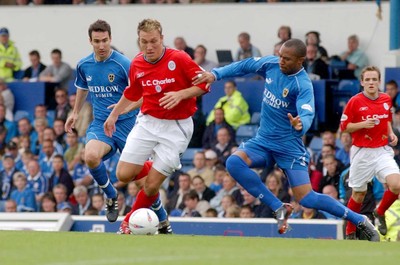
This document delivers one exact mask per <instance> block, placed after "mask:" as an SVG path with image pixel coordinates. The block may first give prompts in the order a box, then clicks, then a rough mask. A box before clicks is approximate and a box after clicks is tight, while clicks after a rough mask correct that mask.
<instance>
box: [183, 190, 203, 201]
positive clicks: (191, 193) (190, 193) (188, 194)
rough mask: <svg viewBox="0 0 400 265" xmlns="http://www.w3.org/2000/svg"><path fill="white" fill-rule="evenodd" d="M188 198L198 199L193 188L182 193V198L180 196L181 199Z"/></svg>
mask: <svg viewBox="0 0 400 265" xmlns="http://www.w3.org/2000/svg"><path fill="white" fill-rule="evenodd" d="M189 199H191V200H197V201H199V200H200V198H199V195H198V194H197V192H196V191H195V190H190V191H189V192H188V193H186V194H185V195H183V198H182V200H183V201H185V200H189Z"/></svg>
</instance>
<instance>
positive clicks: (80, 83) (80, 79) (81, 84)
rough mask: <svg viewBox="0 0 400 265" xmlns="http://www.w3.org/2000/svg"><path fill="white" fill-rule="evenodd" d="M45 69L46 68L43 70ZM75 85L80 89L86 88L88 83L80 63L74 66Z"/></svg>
mask: <svg viewBox="0 0 400 265" xmlns="http://www.w3.org/2000/svg"><path fill="white" fill-rule="evenodd" d="M45 71H46V70H45ZM75 86H76V87H77V88H81V89H85V90H86V89H88V85H87V82H86V78H85V74H84V73H83V72H82V67H81V65H78V66H77V67H76V78H75Z"/></svg>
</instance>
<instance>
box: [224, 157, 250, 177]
mask: <svg viewBox="0 0 400 265" xmlns="http://www.w3.org/2000/svg"><path fill="white" fill-rule="evenodd" d="M248 167H249V166H248V165H247V164H246V163H245V162H244V161H243V159H242V158H241V157H239V156H237V155H231V156H230V157H229V158H228V159H227V160H226V169H227V170H228V171H229V172H230V173H231V172H240V171H241V170H242V169H243V168H248ZM231 175H232V173H231Z"/></svg>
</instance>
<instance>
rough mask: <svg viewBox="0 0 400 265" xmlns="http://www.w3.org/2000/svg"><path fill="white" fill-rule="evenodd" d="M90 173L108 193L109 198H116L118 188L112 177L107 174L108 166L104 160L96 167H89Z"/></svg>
mask: <svg viewBox="0 0 400 265" xmlns="http://www.w3.org/2000/svg"><path fill="white" fill-rule="evenodd" d="M89 171H90V174H92V176H93V178H94V179H95V180H96V182H97V184H99V187H100V188H101V189H102V190H103V191H104V193H105V194H106V195H107V198H113V199H114V198H116V197H117V190H116V189H115V188H114V186H113V185H112V183H111V182H110V179H109V178H108V175H107V170H106V166H105V165H104V163H103V161H101V162H100V165H98V166H97V167H95V168H89Z"/></svg>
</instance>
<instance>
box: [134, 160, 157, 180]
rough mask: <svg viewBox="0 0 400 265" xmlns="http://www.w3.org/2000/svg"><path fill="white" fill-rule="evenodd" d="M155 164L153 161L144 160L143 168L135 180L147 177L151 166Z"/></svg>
mask: <svg viewBox="0 0 400 265" xmlns="http://www.w3.org/2000/svg"><path fill="white" fill-rule="evenodd" d="M152 166H153V161H146V162H144V165H143V168H142V170H141V171H140V172H139V174H138V175H137V176H136V177H135V180H139V179H141V178H144V177H146V176H147V175H148V174H149V171H150V169H151V167H152Z"/></svg>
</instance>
